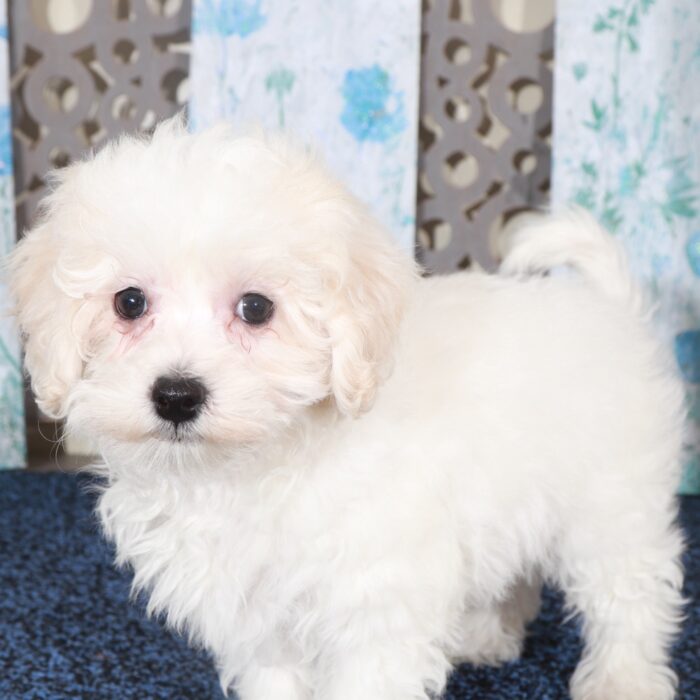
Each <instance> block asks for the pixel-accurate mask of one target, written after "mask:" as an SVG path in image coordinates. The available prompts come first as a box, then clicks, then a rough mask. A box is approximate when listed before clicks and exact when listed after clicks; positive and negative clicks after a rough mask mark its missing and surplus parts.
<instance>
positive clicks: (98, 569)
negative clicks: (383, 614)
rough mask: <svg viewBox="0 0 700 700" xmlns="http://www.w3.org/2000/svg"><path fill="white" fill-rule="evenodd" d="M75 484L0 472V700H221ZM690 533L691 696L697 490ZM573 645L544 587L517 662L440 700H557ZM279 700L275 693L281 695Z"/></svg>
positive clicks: (469, 680)
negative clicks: (148, 605) (134, 582)
mask: <svg viewBox="0 0 700 700" xmlns="http://www.w3.org/2000/svg"><path fill="white" fill-rule="evenodd" d="M86 484H87V482H86V480H85V479H81V478H75V477H71V476H68V475H65V474H29V473H26V472H4V473H2V472H0V591H1V593H0V699H1V700H16V699H20V698H21V699H22V700H29V699H37V700H39V699H47V700H48V699H50V700H63V699H64V698H66V699H67V698H70V699H71V700H73V699H78V698H86V699H88V698H89V699H90V700H100V699H102V698H104V699H105V700H106V699H109V700H130V699H131V698H133V699H134V700H136V699H138V700H151V699H155V698H157V699H159V700H160V699H163V700H181V699H182V700H187V699H189V698H193V699H194V698H196V699H197V700H207V699H208V698H211V699H212V700H216V699H218V700H221V698H223V694H222V693H221V691H220V689H219V687H218V683H217V678H216V674H215V673H214V670H213V666H212V664H211V662H210V660H209V659H208V658H207V657H206V655H205V654H203V653H202V652H196V651H193V650H192V649H189V648H188V647H187V646H186V644H185V642H184V641H183V640H182V639H180V638H178V637H176V636H174V635H172V634H171V633H170V632H168V631H166V630H164V629H163V628H162V627H161V626H160V625H159V624H158V623H157V622H154V621H152V620H148V619H147V618H146V617H145V616H144V614H143V608H142V607H141V606H140V605H135V604H133V603H129V600H128V598H129V576H128V575H127V574H125V573H123V572H122V573H120V572H117V571H115V569H114V568H113V566H112V564H111V560H112V553H111V550H110V548H109V546H108V545H106V544H105V543H104V542H103V541H102V539H101V538H100V536H99V534H98V531H97V528H96V523H95V520H94V517H93V515H92V512H91V511H92V508H93V497H92V496H91V495H90V494H89V492H87V491H86V490H85V488H84V487H85V486H86ZM683 524H684V527H685V529H686V532H687V534H688V538H689V540H690V549H689V551H688V554H687V556H686V566H687V583H686V595H687V596H688V597H689V598H690V599H691V604H690V606H689V608H688V611H687V613H688V619H687V623H686V624H685V627H684V633H683V637H682V639H681V640H680V641H679V642H678V644H677V645H676V650H675V654H674V659H675V666H676V669H677V671H678V673H679V675H680V678H681V685H680V692H679V698H681V699H682V700H697V699H698V698H700V497H686V498H685V500H684V501H683ZM579 652H580V646H579V642H578V637H577V633H576V628H575V625H574V624H573V623H567V624H563V623H562V611H561V599H560V597H559V596H558V595H556V594H555V593H553V592H551V591H547V592H546V593H545V600H544V606H543V610H542V614H541V615H540V617H539V619H538V620H537V621H536V622H535V623H534V624H533V625H532V630H531V634H530V636H529V638H528V641H527V644H526V648H525V652H524V654H523V657H522V659H521V660H520V661H518V662H516V663H512V664H508V665H506V666H504V667H501V668H499V669H490V668H472V667H469V666H462V667H460V668H459V669H458V670H457V671H456V672H455V673H454V674H453V675H452V678H451V680H450V683H449V687H448V692H447V698H449V700H559V699H564V698H566V697H567V690H566V688H567V681H568V678H569V676H570V675H571V673H572V672H573V669H574V666H575V665H576V660H577V658H578V655H579ZM281 700H282V699H281Z"/></svg>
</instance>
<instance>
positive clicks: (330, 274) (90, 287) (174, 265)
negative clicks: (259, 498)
mask: <svg viewBox="0 0 700 700" xmlns="http://www.w3.org/2000/svg"><path fill="white" fill-rule="evenodd" d="M10 269H11V286H12V289H13V292H14V295H15V298H16V302H17V308H18V317H19V322H20V326H21V329H22V332H23V334H24V338H25V343H26V364H27V368H28V370H29V373H30V375H31V379H32V386H33V389H34V391H35V393H36V396H37V400H38V403H39V406H40V407H41V408H42V410H43V411H45V412H46V413H47V414H49V415H50V416H53V417H56V418H63V417H68V420H69V423H72V424H74V425H80V427H81V429H82V430H86V431H88V432H90V433H92V434H94V435H96V436H105V437H109V438H111V439H113V440H117V441H130V442H139V441H145V440H158V441H166V442H167V441H178V442H189V441H192V442H201V441H207V442H211V443H217V444H226V445H234V446H235V445H239V444H242V445H250V444H255V443H257V442H259V441H262V440H265V439H269V438H270V437H271V436H274V434H275V431H276V430H278V429H280V428H283V427H284V426H286V425H289V424H290V423H292V422H293V421H294V420H295V419H296V418H297V417H298V416H299V415H300V414H301V413H302V412H304V411H306V410H307V409H308V408H309V407H310V406H312V405H314V404H317V403H318V402H320V401H322V400H324V399H326V398H327V397H332V399H333V401H334V403H335V405H336V406H337V409H338V410H339V411H340V412H342V413H345V414H349V415H353V416H356V415H358V414H360V413H362V412H363V411H366V410H367V409H368V408H369V407H370V406H371V403H372V400H373V398H374V395H375V392H376V390H377V387H378V385H379V384H380V383H381V380H382V378H383V377H384V376H385V374H386V372H387V368H388V365H389V364H390V360H391V355H392V349H393V347H392V346H393V342H394V340H395V336H396V334H397V330H398V326H399V322H400V319H401V315H402V309H403V307H404V303H405V300H406V296H407V294H408V293H409V290H410V288H411V286H412V283H413V280H414V276H415V270H414V267H413V264H412V262H411V261H410V259H409V257H408V256H407V255H405V254H404V253H402V252H401V251H399V250H397V248H396V247H395V246H394V245H393V244H392V243H391V242H390V241H389V240H388V239H387V237H386V236H385V234H384V233H383V232H382V231H381V230H379V229H378V227H377V225H376V224H375V223H374V222H373V221H372V220H371V218H370V217H368V215H367V214H366V212H365V210H364V209H363V208H362V207H361V206H360V205H359V204H358V202H357V201H356V200H355V199H354V198H353V197H352V196H350V195H349V194H348V192H347V191H346V190H345V189H344V188H343V187H342V186H340V185H339V184H338V183H337V182H336V181H334V180H333V179H332V178H331V177H330V176H329V175H328V174H327V172H326V171H325V170H324V169H323V168H322V167H320V166H319V165H318V164H317V163H316V162H315V161H314V159H313V158H312V157H310V156H309V155H307V154H305V153H303V152H302V151H300V150H298V149H295V148H293V147H291V146H290V145H289V144H287V143H285V142H284V141H281V140H275V139H271V138H262V137H238V138H236V137H234V136H232V135H231V133H230V132H229V131H228V130H227V129H226V128H225V127H218V128H214V129H212V130H210V131H208V132H205V133H202V134H200V135H191V134H188V133H186V131H185V130H184V129H183V127H182V126H181V124H180V123H179V122H169V123H165V124H164V125H162V126H161V127H160V128H159V129H158V130H157V131H156V133H155V134H154V136H153V137H152V138H151V139H150V140H149V141H146V140H138V139H124V140H122V141H120V142H118V143H115V144H113V145H111V146H108V147H107V148H105V149H104V150H102V151H101V152H100V153H99V154H98V155H96V156H95V157H93V158H92V159H91V160H88V161H86V162H82V163H78V164H75V165H73V166H71V167H69V168H67V169H65V170H64V171H62V172H61V174H60V176H59V179H58V182H57V186H56V188H55V189H54V191H53V193H52V194H51V195H50V196H49V197H48V198H47V200H46V202H45V211H44V215H43V218H42V220H41V222H40V223H39V224H38V225H37V226H36V227H35V228H34V230H32V231H30V232H29V233H28V234H27V235H26V236H25V238H24V239H23V240H22V242H21V243H20V244H19V245H18V247H17V249H16V251H15V252H14V254H13V256H12V259H11V261H10Z"/></svg>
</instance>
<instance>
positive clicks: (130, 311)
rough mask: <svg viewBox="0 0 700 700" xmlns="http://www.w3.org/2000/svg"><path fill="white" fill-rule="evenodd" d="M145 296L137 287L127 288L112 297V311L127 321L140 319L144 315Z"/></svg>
mask: <svg viewBox="0 0 700 700" xmlns="http://www.w3.org/2000/svg"><path fill="white" fill-rule="evenodd" d="M147 308H148V304H147V303H146V295H145V294H144V293H143V291H142V290H141V289H139V288H138V287H127V288H126V289H122V290H121V292H117V293H116V294H115V295H114V309H115V311H116V312H117V313H118V314H119V315H120V316H121V317H122V318H125V319H127V320H128V321H133V320H135V319H137V318H140V317H141V316H143V315H144V314H145V313H146V309H147Z"/></svg>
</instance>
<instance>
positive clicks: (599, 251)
mask: <svg viewBox="0 0 700 700" xmlns="http://www.w3.org/2000/svg"><path fill="white" fill-rule="evenodd" d="M503 248H504V255H503V262H502V263H501V267H500V272H502V273H504V274H507V275H523V274H533V273H534V274H537V273H543V272H548V271H550V270H552V269H555V268H562V267H569V268H573V269H574V270H576V271H577V272H578V273H580V274H581V275H583V276H584V277H585V278H586V279H587V280H588V282H589V283H590V284H591V285H593V286H594V287H596V288H597V289H598V290H600V291H601V292H602V293H603V294H605V295H606V296H608V297H610V298H611V299H615V300H617V301H619V302H620V303H622V304H624V305H625V306H627V307H628V308H630V309H631V310H632V311H634V312H635V313H639V314H641V313H643V312H644V306H645V305H644V300H643V298H642V294H641V292H640V290H639V288H638V287H637V284H636V283H635V281H634V279H633V278H632V275H631V274H630V272H629V269H628V267H627V260H626V258H625V253H624V251H623V250H622V247H621V246H620V244H619V243H618V242H617V241H616V240H615V239H614V238H613V237H612V236H611V235H610V234H609V233H607V232H606V231H605V230H603V228H601V226H600V225H599V224H598V222H597V221H596V220H595V219H594V218H593V216H592V215H591V214H589V213H588V212H586V211H585V210H583V209H578V208H577V209H569V210H566V211H563V212H560V213H557V214H549V215H546V216H542V215H533V216H532V217H531V218H529V219H527V220H526V222H525V223H524V224H522V225H518V226H517V227H516V228H515V229H514V230H513V231H512V232H510V233H506V234H505V236H504V240H503Z"/></svg>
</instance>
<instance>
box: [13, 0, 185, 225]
mask: <svg viewBox="0 0 700 700" xmlns="http://www.w3.org/2000/svg"><path fill="white" fill-rule="evenodd" d="M190 21H191V0H11V2H10V37H11V53H12V56H11V62H12V66H11V68H12V109H13V128H14V136H15V139H14V146H15V158H16V163H15V182H16V185H15V187H16V193H17V219H18V230H20V231H22V230H23V229H24V228H25V227H26V226H27V225H30V224H31V221H32V218H33V216H34V213H35V210H36V206H37V203H38V201H39V200H40V199H41V196H42V195H43V189H44V184H45V178H46V173H47V171H49V170H51V169H53V168H60V167H62V166H64V165H66V164H67V163H69V162H70V161H71V160H73V159H74V158H76V157H79V156H80V155H81V154H82V153H83V152H84V151H85V150H86V149H91V148H95V147H99V146H100V145H101V144H102V143H103V142H104V141H105V140H106V139H108V138H111V137H113V136H116V135H118V134H120V133H122V132H126V131H140V130H146V129H149V128H150V127H151V126H153V124H155V123H156V122H157V121H158V120H160V119H162V118H165V117H168V116H170V115H172V114H174V113H175V112H176V111H178V110H179V109H181V108H182V106H183V105H185V103H186V99H187V97H186V94H185V93H186V88H187V76H188V70H189V55H188V52H187V48H188V45H189V37H190Z"/></svg>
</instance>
